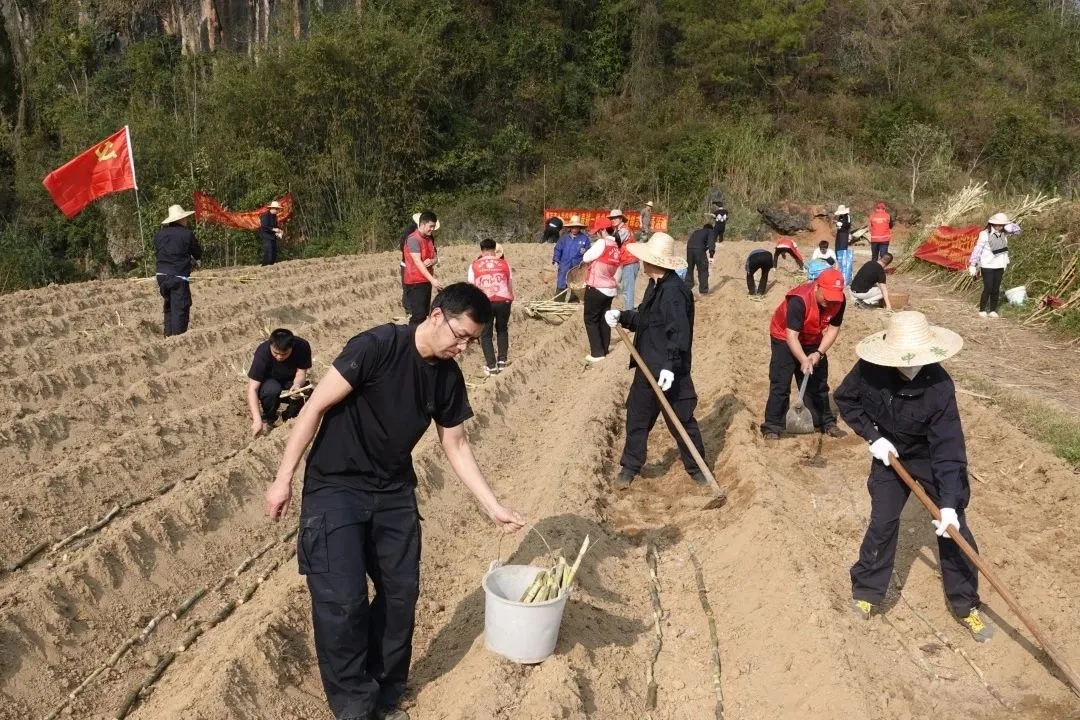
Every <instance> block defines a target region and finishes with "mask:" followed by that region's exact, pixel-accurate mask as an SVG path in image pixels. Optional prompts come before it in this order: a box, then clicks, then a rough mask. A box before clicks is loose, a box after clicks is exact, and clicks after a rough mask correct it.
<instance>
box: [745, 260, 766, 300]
mask: <svg viewBox="0 0 1080 720" xmlns="http://www.w3.org/2000/svg"><path fill="white" fill-rule="evenodd" d="M745 269H746V290H747V292H749V293H750V294H751V295H764V294H765V291H766V290H767V289H768V287H769V272H770V271H771V270H772V269H773V254H772V253H771V252H769V251H768V250H766V249H765V248H756V249H754V250H751V251H750V254H749V255H747V256H746V268H745ZM757 273H761V279H760V280H758V282H757V287H755V286H754V276H755V275H756V274H757Z"/></svg>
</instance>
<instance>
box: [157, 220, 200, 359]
mask: <svg viewBox="0 0 1080 720" xmlns="http://www.w3.org/2000/svg"><path fill="white" fill-rule="evenodd" d="M194 214H195V211H194V210H185V209H184V208H182V207H180V206H179V205H170V206H169V215H168V217H166V218H165V219H164V220H162V221H161V225H162V227H161V229H160V230H158V231H157V232H156V233H154V253H155V256H156V264H155V268H154V269H155V271H156V276H157V283H158V290H159V291H160V292H161V297H162V298H163V299H164V301H165V337H169V336H170V335H182V334H184V333H186V332H187V329H188V320H189V319H190V316H191V288H190V286H189V285H188V280H189V278H190V277H191V268H192V267H198V266H199V265H200V264H201V262H202V247H200V246H199V241H198V240H197V239H196V238H195V233H193V232H192V231H191V229H190V228H189V227H188V226H187V219H188V218H189V217H191V216H192V215H194Z"/></svg>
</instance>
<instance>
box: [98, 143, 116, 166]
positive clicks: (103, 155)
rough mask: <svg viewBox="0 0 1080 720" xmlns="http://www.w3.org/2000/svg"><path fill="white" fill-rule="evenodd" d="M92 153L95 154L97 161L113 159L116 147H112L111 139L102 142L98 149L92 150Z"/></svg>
mask: <svg viewBox="0 0 1080 720" xmlns="http://www.w3.org/2000/svg"><path fill="white" fill-rule="evenodd" d="M94 154H95V155H97V159H98V162H104V161H106V160H112V159H114V158H115V157H116V149H115V148H114V147H113V143H112V140H108V141H106V142H104V143H102V144H101V145H100V146H99V147H98V149H97V150H95V151H94Z"/></svg>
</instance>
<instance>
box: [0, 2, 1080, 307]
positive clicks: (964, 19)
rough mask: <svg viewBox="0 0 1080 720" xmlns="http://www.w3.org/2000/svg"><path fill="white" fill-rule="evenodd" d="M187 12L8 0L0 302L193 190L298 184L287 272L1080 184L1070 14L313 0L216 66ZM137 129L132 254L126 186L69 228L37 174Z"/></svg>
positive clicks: (218, 193) (71, 270)
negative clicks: (406, 230) (571, 208)
mask: <svg viewBox="0 0 1080 720" xmlns="http://www.w3.org/2000/svg"><path fill="white" fill-rule="evenodd" d="M189 4H192V5H199V3H194V2H192V1H191V0H182V2H180V3H179V5H180V6H187V5H189ZM173 5H174V4H173V3H165V2H162V1H161V0H139V1H138V2H135V3H120V2H117V0H100V1H99V2H97V3H93V2H89V1H88V0H48V1H46V0H23V2H21V3H20V2H19V1H18V0H0V17H2V18H3V21H4V27H3V32H2V33H0V291H5V290H11V289H15V288H20V287H29V286H35V285H40V284H44V283H48V282H54V281H67V280H74V279H80V278H87V277H95V276H100V275H102V274H108V273H116V272H118V271H125V270H128V269H131V268H132V267H133V266H136V265H137V257H136V256H137V252H138V249H139V248H140V246H141V244H142V242H143V241H146V240H148V237H149V235H150V233H151V232H152V229H153V227H155V226H156V224H157V222H158V221H159V219H160V218H161V217H163V216H164V214H165V208H166V207H167V206H168V205H169V204H171V203H176V202H179V203H181V204H184V205H185V206H190V203H191V192H192V191H193V190H195V189H199V190H203V191H206V192H209V193H210V194H212V195H214V196H215V197H217V198H218V199H219V200H221V201H223V202H224V203H225V204H226V205H228V206H229V207H232V208H235V209H247V208H250V207H254V206H257V205H261V204H263V203H265V202H267V201H268V200H270V199H272V198H273V197H276V196H278V195H280V194H282V193H283V192H285V191H289V190H291V191H292V192H293V193H294V195H295V197H296V200H297V208H298V213H297V217H296V219H295V220H294V221H293V223H291V225H290V228H289V233H290V237H291V238H292V239H293V240H294V241H298V240H300V239H303V242H302V243H301V242H295V244H292V245H290V246H288V247H287V248H286V249H285V253H286V255H287V256H290V257H297V256H306V255H319V254H325V253H332V252H355V251H358V250H363V249H375V248H387V247H391V246H392V245H393V244H394V243H395V242H396V239H397V235H398V232H399V231H400V229H401V227H402V226H403V225H404V223H405V221H406V220H407V216H408V215H409V214H411V213H412V212H414V211H416V210H418V209H420V208H422V207H427V206H430V207H433V208H435V209H436V210H437V211H438V212H439V213H440V216H441V218H442V219H443V226H444V231H443V235H444V236H453V235H457V236H459V237H463V238H465V237H467V238H470V239H472V238H474V237H475V236H476V234H477V233H492V234H496V235H499V236H502V237H514V236H517V237H520V236H523V235H526V234H530V233H531V232H533V231H535V230H537V229H538V228H539V225H540V209H541V207H543V205H544V204H545V203H546V204H548V205H554V204H577V203H584V204H592V205H600V206H603V205H609V204H612V205H613V204H620V205H624V206H630V207H637V206H638V205H639V204H640V203H642V202H643V201H644V200H646V199H654V200H656V201H657V205H658V208H659V209H661V210H667V211H671V212H672V213H673V218H674V225H675V227H676V228H677V229H680V230H681V229H685V228H687V227H689V226H690V225H691V224H692V223H694V222H696V221H697V218H699V217H700V215H699V214H698V213H699V212H700V211H701V210H702V209H703V208H704V206H705V202H706V198H707V196H708V193H709V191H710V189H712V188H722V189H723V191H724V193H725V196H726V197H727V198H728V200H729V205H730V207H731V208H732V210H733V215H734V225H735V227H734V228H733V231H735V232H737V231H739V230H740V229H745V228H748V227H749V226H750V224H751V222H752V217H753V210H754V208H755V207H756V206H757V205H758V204H761V203H765V202H771V201H776V200H781V199H790V200H796V201H806V202H829V201H832V202H847V203H848V204H852V203H853V202H856V201H871V200H873V199H879V198H883V199H889V200H890V201H893V202H897V203H904V204H908V205H914V206H919V205H920V204H924V203H929V202H931V201H932V200H934V199H936V198H937V197H939V196H940V195H941V194H942V193H944V192H946V191H948V190H949V189H952V188H955V187H956V186H957V185H959V184H962V183H964V182H966V181H967V180H969V179H971V178H976V179H985V180H988V181H990V183H991V186H992V187H993V188H994V189H995V192H997V193H1000V194H1006V193H1022V192H1027V191H1028V190H1029V189H1045V190H1048V191H1053V192H1057V193H1059V194H1062V195H1065V196H1068V197H1072V196H1073V195H1075V193H1076V191H1077V189H1078V188H1080V172H1078V169H1077V161H1078V159H1080V125H1078V122H1077V120H1078V115H1080V21H1078V19H1077V15H1076V13H1075V11H1076V9H1077V8H1076V4H1075V2H1074V1H1073V0H1068V1H1065V0H1057V2H1054V3H1048V2H1045V0H1039V1H1033V0H515V1H513V2H511V1H509V0H459V1H458V2H451V1H450V0H424V1H423V2H421V1H420V0H396V1H394V2H389V1H387V0H383V1H382V2H372V1H371V0H355V2H340V3H337V4H336V5H335V6H334V7H330V6H329V5H323V4H321V3H320V4H319V7H323V10H321V11H320V10H319V9H318V8H317V7H316V8H307V6H305V11H304V15H303V17H299V16H298V15H297V13H298V12H299V9H298V8H300V4H299V0H297V2H292V3H290V2H285V1H282V2H277V3H269V2H265V3H263V5H264V6H265V7H267V8H269V9H270V10H269V15H268V17H267V18H266V19H265V23H266V28H265V32H264V33H263V35H262V38H261V40H260V41H258V42H254V43H251V44H249V45H248V46H246V47H244V48H243V49H239V50H238V49H235V48H229V49H222V48H220V47H219V48H217V49H215V50H212V51H211V50H208V49H205V48H203V49H199V48H195V49H192V48H191V47H187V46H185V45H184V44H183V43H182V42H181V40H180V38H179V37H178V36H177V35H176V34H175V32H174V30H175V27H174V25H175V23H172V24H171V21H169V17H170V16H169V15H168V12H169V11H168V8H169V7H173ZM159 6H160V7H159ZM13 8H14V9H15V11H17V13H18V15H19V17H22V19H23V24H22V25H21V26H20V25H18V24H17V23H14V22H13V20H12V17H13V10H12V9H13ZM125 124H128V125H130V126H131V132H132V138H133V143H134V149H135V162H136V167H137V172H138V179H139V184H140V198H141V200H142V206H143V213H144V217H145V219H146V225H147V228H146V233H145V235H144V236H143V238H142V239H141V240H140V237H139V231H138V224H137V222H136V217H135V203H134V197H133V194H132V193H126V194H123V195H119V196H114V197H113V198H111V199H109V200H106V201H103V202H99V203H96V204H95V205H94V206H92V207H90V208H88V209H87V210H85V211H84V212H83V213H82V214H81V215H79V216H78V217H77V218H76V219H75V220H74V221H71V222H69V221H67V220H66V219H65V218H64V217H63V216H62V215H61V214H60V213H59V212H58V211H57V210H56V208H55V206H53V205H52V203H51V201H50V199H49V197H48V195H47V194H46V192H45V190H44V188H43V187H42V185H41V179H42V178H43V177H44V175H45V174H46V173H47V172H48V171H49V170H51V169H52V168H54V167H57V166H59V165H60V164H62V163H63V162H65V161H66V160H68V159H69V158H70V157H72V156H74V155H75V154H76V153H78V152H80V151H82V150H83V149H85V148H86V147H89V146H90V145H91V144H92V143H94V142H96V141H98V140H100V139H101V138H104V137H105V136H106V135H108V134H109V133H111V132H112V131H114V130H115V129H117V128H118V127H120V126H122V125H125ZM200 236H201V237H202V238H203V240H204V242H205V243H206V244H207V245H208V246H209V247H210V251H211V252H210V258H209V259H210V262H211V263H215V262H216V263H223V262H226V261H228V262H234V261H236V260H237V259H239V261H241V262H244V261H254V260H255V258H256V257H257V249H256V244H257V243H256V239H255V237H254V234H252V233H248V234H243V233H232V232H227V231H222V230H219V229H214V228H205V229H202V230H201V231H200Z"/></svg>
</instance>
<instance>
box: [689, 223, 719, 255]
mask: <svg viewBox="0 0 1080 720" xmlns="http://www.w3.org/2000/svg"><path fill="white" fill-rule="evenodd" d="M686 249H687V250H706V251H708V253H709V257H712V256H713V255H715V254H716V233H715V232H713V227H712V225H706V226H705V227H702V228H698V229H697V230H695V231H694V232H692V233H690V239H689V240H687V241H686Z"/></svg>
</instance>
